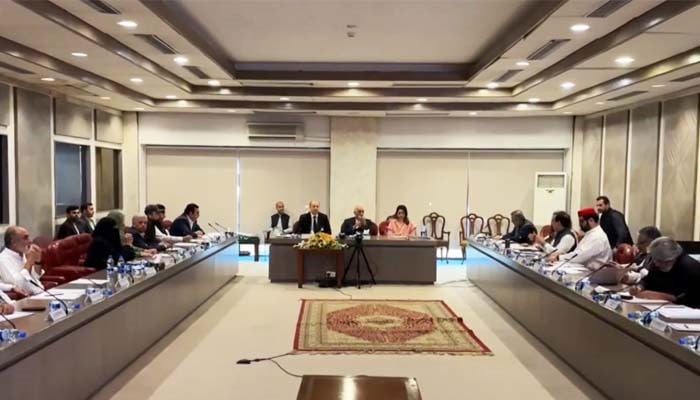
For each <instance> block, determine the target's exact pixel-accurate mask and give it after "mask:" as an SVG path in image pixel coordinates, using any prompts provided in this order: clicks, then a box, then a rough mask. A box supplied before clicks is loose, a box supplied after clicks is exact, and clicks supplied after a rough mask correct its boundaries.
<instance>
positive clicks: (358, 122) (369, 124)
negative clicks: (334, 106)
mask: <svg viewBox="0 0 700 400" xmlns="http://www.w3.org/2000/svg"><path fill="white" fill-rule="evenodd" d="M377 136H378V135H377V119H376V118H344V117H333V118H331V170H330V173H331V179H330V182H331V183H330V206H331V215H332V216H333V217H332V219H331V225H332V226H333V229H334V230H338V229H340V225H341V224H342V222H343V220H344V219H345V218H349V217H351V216H352V211H353V209H354V207H355V206H356V205H362V206H363V207H364V208H365V217H366V218H369V219H371V220H373V221H375V220H376V219H377V215H376V212H375V205H376V202H377Z"/></svg>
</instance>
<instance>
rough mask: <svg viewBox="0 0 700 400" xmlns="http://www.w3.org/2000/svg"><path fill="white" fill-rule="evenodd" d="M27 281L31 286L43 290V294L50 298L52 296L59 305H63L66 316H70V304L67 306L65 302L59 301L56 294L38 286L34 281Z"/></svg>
mask: <svg viewBox="0 0 700 400" xmlns="http://www.w3.org/2000/svg"><path fill="white" fill-rule="evenodd" d="M27 281H28V282H29V283H30V284H32V285H34V286H36V287H38V288H39V290H41V291H42V292H44V293H46V294H48V295H49V296H51V297H53V298H54V299H56V300H57V301H58V302H59V303H61V305H62V306H63V308H64V309H65V310H66V314H68V313H69V312H70V311H68V304H66V302H65V301H63V300H61V299H59V298H58V297H57V296H56V295H55V294H53V293H51V292H49V291H48V290H46V289H44V288H43V287H41V286H39V285H37V284H36V282H34V281H33V280H31V279H27Z"/></svg>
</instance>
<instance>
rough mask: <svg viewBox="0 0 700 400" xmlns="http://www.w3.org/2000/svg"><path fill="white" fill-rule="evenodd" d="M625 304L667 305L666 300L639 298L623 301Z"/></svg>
mask: <svg viewBox="0 0 700 400" xmlns="http://www.w3.org/2000/svg"><path fill="white" fill-rule="evenodd" d="M625 303H632V304H642V305H644V304H664V303H668V301H667V300H657V299H643V298H640V297H635V298H632V299H628V300H625Z"/></svg>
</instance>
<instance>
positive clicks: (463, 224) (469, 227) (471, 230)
mask: <svg viewBox="0 0 700 400" xmlns="http://www.w3.org/2000/svg"><path fill="white" fill-rule="evenodd" d="M485 227H486V224H485V223H484V218H483V217H481V216H478V215H476V214H474V213H471V214H469V215H465V216H463V217H462V218H460V219H459V247H461V248H462V262H464V260H466V259H467V245H468V244H469V242H468V241H467V239H468V238H469V237H471V236H474V235H477V234H479V233H482V232H483V231H484V228H485Z"/></svg>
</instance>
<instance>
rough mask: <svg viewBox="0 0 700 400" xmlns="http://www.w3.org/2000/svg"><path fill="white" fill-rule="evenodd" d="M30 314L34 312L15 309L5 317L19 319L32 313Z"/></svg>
mask: <svg viewBox="0 0 700 400" xmlns="http://www.w3.org/2000/svg"><path fill="white" fill-rule="evenodd" d="M32 314H34V313H33V312H29V311H15V312H13V313H12V314H6V315H5V318H7V319H10V320H12V319H19V318H24V317H28V316H30V315H32Z"/></svg>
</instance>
